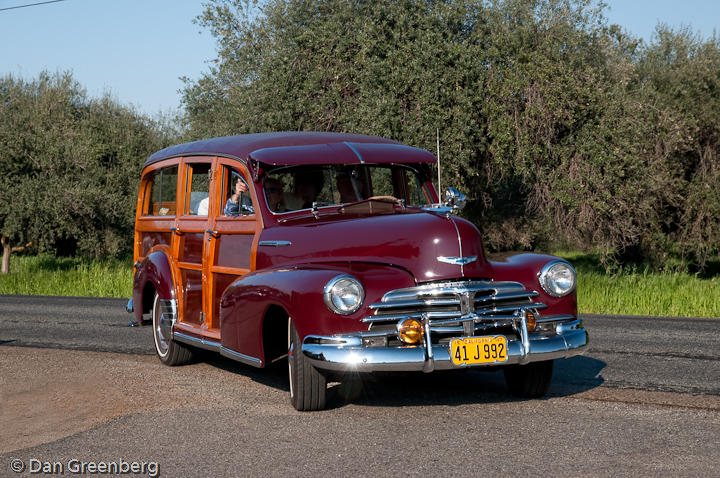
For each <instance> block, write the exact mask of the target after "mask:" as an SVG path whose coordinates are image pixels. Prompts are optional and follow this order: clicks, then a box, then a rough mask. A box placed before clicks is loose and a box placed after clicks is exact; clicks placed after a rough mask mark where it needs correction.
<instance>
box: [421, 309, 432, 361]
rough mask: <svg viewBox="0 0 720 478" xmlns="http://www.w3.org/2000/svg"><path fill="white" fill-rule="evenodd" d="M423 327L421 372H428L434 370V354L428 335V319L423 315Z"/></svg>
mask: <svg viewBox="0 0 720 478" xmlns="http://www.w3.org/2000/svg"><path fill="white" fill-rule="evenodd" d="M423 328H424V329H425V334H423V335H424V336H425V337H424V338H425V363H424V364H423V369H422V370H423V372H425V373H430V372H432V371H434V370H435V356H434V354H433V346H432V339H431V337H430V321H429V320H427V318H425V317H423Z"/></svg>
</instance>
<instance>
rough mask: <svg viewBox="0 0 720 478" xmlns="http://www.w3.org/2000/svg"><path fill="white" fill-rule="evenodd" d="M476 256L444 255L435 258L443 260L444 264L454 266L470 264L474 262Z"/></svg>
mask: <svg viewBox="0 0 720 478" xmlns="http://www.w3.org/2000/svg"><path fill="white" fill-rule="evenodd" d="M477 258H478V256H465V257H456V256H451V257H446V256H438V257H437V260H438V261H440V262H444V263H445V264H453V265H456V266H464V265H466V264H470V263H471V262H475V261H476V260H477Z"/></svg>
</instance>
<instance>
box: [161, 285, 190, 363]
mask: <svg viewBox="0 0 720 478" xmlns="http://www.w3.org/2000/svg"><path fill="white" fill-rule="evenodd" d="M152 327H153V338H154V339H155V352H156V353H157V356H158V358H159V359H160V361H161V362H162V363H164V364H165V365H183V364H186V363H188V362H189V361H190V360H191V359H192V349H191V348H190V347H187V346H185V345H182V344H179V343H177V342H175V341H174V340H173V339H172V338H171V332H172V331H171V327H172V323H171V322H170V321H168V319H167V318H166V317H163V313H162V306H161V305H160V296H159V295H158V294H157V292H156V293H155V298H154V299H153V308H152Z"/></svg>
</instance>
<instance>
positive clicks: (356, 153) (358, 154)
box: [343, 141, 365, 164]
mask: <svg viewBox="0 0 720 478" xmlns="http://www.w3.org/2000/svg"><path fill="white" fill-rule="evenodd" d="M343 144H344V145H345V146H347V147H348V148H350V150H351V151H352V152H353V153H355V156H357V158H358V159H359V160H360V163H362V164H365V160H364V159H363V157H362V156H361V155H360V151H358V150H357V149H355V146H353V145H352V144H350V143H348V142H347V141H343Z"/></svg>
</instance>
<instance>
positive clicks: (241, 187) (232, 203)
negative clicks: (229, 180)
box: [223, 175, 255, 216]
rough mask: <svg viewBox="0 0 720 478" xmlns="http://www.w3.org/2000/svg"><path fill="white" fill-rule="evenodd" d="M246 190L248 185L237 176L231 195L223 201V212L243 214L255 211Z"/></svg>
mask: <svg viewBox="0 0 720 478" xmlns="http://www.w3.org/2000/svg"><path fill="white" fill-rule="evenodd" d="M233 176H235V175H233ZM247 191H248V187H247V184H245V181H243V180H242V179H241V178H239V177H237V182H236V183H235V192H234V193H233V194H232V196H230V197H229V198H228V200H227V202H226V203H225V209H224V211H223V212H224V214H225V215H226V216H239V215H241V214H242V215H243V216H245V215H248V214H254V213H255V209H253V206H252V200H251V199H250V196H249V195H248V194H247Z"/></svg>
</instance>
